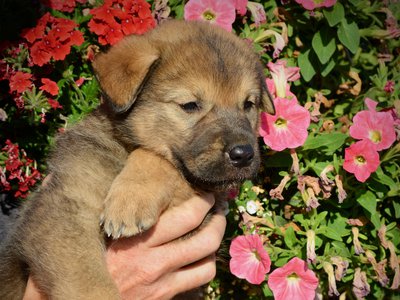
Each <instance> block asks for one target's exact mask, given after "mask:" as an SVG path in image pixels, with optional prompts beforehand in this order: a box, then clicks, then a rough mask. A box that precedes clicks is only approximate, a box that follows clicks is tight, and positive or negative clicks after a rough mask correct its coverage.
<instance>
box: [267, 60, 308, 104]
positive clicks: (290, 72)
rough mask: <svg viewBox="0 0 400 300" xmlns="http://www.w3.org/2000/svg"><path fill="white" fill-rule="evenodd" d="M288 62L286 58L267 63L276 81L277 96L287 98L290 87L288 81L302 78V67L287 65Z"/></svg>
mask: <svg viewBox="0 0 400 300" xmlns="http://www.w3.org/2000/svg"><path fill="white" fill-rule="evenodd" d="M286 63H287V62H286V60H283V59H280V60H278V61H277V62H276V63H273V62H269V63H268V64H267V67H268V69H269V70H270V71H271V76H272V79H273V80H274V83H275V91H276V97H280V98H287V96H286V92H287V90H288V89H289V85H288V84H287V82H288V81H296V80H298V79H299V78H300V68H298V67H286Z"/></svg>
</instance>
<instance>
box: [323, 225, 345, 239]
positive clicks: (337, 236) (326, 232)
mask: <svg viewBox="0 0 400 300" xmlns="http://www.w3.org/2000/svg"><path fill="white" fill-rule="evenodd" d="M321 233H322V234H323V235H324V236H326V237H327V238H330V239H332V240H335V241H338V242H342V237H341V236H340V234H339V233H338V232H337V231H336V230H334V229H333V228H331V227H326V228H325V230H324V231H323V232H321Z"/></svg>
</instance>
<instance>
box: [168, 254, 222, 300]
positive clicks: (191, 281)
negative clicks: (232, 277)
mask: <svg viewBox="0 0 400 300" xmlns="http://www.w3.org/2000/svg"><path fill="white" fill-rule="evenodd" d="M215 274H216V264H215V256H214V255H211V256H208V257H206V258H204V259H202V260H201V261H199V262H197V263H195V264H192V265H190V266H187V267H185V268H182V269H179V270H177V271H175V272H173V273H171V274H169V275H168V276H167V278H165V286H166V287H169V290H168V291H167V292H166V293H167V295H166V298H168V299H170V298H172V297H174V296H175V295H177V294H180V293H183V292H186V291H190V290H193V289H196V288H198V287H200V286H202V285H204V284H206V283H208V282H210V281H211V280H212V279H213V278H214V277H215ZM193 293H196V291H193ZM186 296H187V297H186ZM192 296H193V297H192ZM192 296H190V294H188V295H185V298H187V299H192V298H195V297H194V296H195V295H192ZM196 298H198V297H196Z"/></svg>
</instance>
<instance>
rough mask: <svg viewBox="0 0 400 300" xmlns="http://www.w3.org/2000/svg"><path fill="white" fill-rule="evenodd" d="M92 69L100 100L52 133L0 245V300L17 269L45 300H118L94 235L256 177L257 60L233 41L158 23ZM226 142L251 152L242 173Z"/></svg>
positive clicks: (261, 97)
mask: <svg viewBox="0 0 400 300" xmlns="http://www.w3.org/2000/svg"><path fill="white" fill-rule="evenodd" d="M94 68H95V70H96V75H97V77H98V79H99V81H100V84H101V87H102V91H103V95H104V99H105V103H104V104H102V105H101V106H100V107H99V108H98V109H97V110H96V111H94V112H93V113H92V114H90V115H89V116H88V117H87V118H86V119H84V120H83V121H82V122H80V123H79V124H77V125H76V126H74V127H73V128H71V129H68V130H67V131H66V132H65V133H64V134H61V135H60V136H59V137H58V139H57V144H56V147H55V149H54V151H53V153H52V155H51V158H50V160H49V172H50V174H51V175H50V178H49V180H48V181H47V183H46V185H45V186H43V187H41V188H40V190H39V191H37V192H36V193H35V195H34V196H33V197H32V198H31V199H30V200H29V201H28V202H27V203H26V205H25V208H24V211H23V212H21V217H20V219H19V220H18V222H17V224H15V226H14V230H13V231H12V232H11V233H10V234H9V237H8V239H7V241H5V243H4V244H3V247H2V249H1V250H0V257H1V258H2V264H0V299H6V300H7V299H21V298H22V295H23V292H24V289H25V285H26V280H27V276H28V274H32V276H33V277H34V279H35V281H36V282H37V284H38V286H39V287H40V288H41V289H42V290H43V291H44V292H45V293H46V294H47V295H49V297H50V298H51V299H85V300H90V299H119V296H118V291H117V289H116V287H115V285H114V284H113V282H112V279H111V278H110V276H109V274H108V272H107V269H106V265H105V261H104V254H105V247H106V246H105V245H106V243H105V241H106V239H105V237H104V233H107V234H108V235H111V236H112V237H113V238H118V237H121V236H132V235H135V234H137V233H139V232H141V231H143V230H146V229H148V228H150V227H151V226H152V225H153V224H154V223H155V222H156V221H157V218H158V217H159V215H160V213H161V212H162V211H163V210H165V209H167V208H168V207H170V206H172V205H177V204H179V203H180V202H181V201H184V200H186V199H188V198H189V197H190V196H191V195H193V194H194V193H196V192H197V191H198V190H208V191H213V192H218V193H219V192H223V191H225V190H226V189H228V188H230V187H233V186H236V185H237V184H239V183H240V182H241V181H243V180H244V179H246V178H250V177H252V176H254V175H255V174H256V173H257V170H258V166H259V162H260V160H259V154H258V149H257V135H258V133H257V130H258V114H259V109H264V110H267V111H269V112H273V105H272V102H271V100H270V98H269V94H268V92H267V89H266V86H265V82H264V77H263V74H262V66H261V65H260V63H259V61H258V57H257V56H256V55H255V54H254V53H253V51H252V49H251V48H250V46H249V45H247V44H246V43H245V42H243V41H241V40H240V39H238V38H237V37H236V36H235V35H233V34H231V33H228V32H225V31H224V30H222V29H219V28H217V27H215V26H210V25H208V24H203V23H197V22H190V23H185V22H182V21H169V22H166V23H164V24H163V25H161V26H159V27H158V28H157V29H155V30H153V31H152V32H150V33H149V34H146V35H144V36H131V37H128V38H126V39H125V40H123V41H121V42H120V43H118V44H117V45H116V46H114V47H112V48H111V49H110V50H109V51H108V52H107V53H105V54H100V55H99V56H98V57H97V58H96V60H95V63H94ZM190 102H196V103H197V104H198V108H199V109H195V110H193V111H190V109H189V110H188V109H187V108H185V105H187V104H188V103H190ZM250 102H251V103H253V104H254V105H250V106H249V105H248V104H249V103H250ZM246 107H247V108H246ZM237 145H249V146H251V147H252V148H254V158H253V159H252V160H251V162H249V164H248V165H246V166H241V167H237V166H234V165H233V164H232V158H231V157H230V154H229V153H230V151H231V150H232V149H233V148H234V147H235V146H237ZM100 223H102V224H103V226H100V225H99V224H100Z"/></svg>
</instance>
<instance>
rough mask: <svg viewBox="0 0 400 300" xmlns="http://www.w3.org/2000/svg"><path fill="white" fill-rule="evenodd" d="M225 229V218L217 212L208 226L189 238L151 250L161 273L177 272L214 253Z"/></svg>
mask: <svg viewBox="0 0 400 300" xmlns="http://www.w3.org/2000/svg"><path fill="white" fill-rule="evenodd" d="M225 227H226V219H225V216H224V214H223V212H218V213H216V214H215V215H213V216H212V218H211V219H210V221H209V223H208V224H206V225H205V226H204V227H202V228H201V229H200V230H199V231H198V232H195V233H194V234H193V235H192V236H191V237H189V238H187V239H179V240H176V241H175V242H172V243H167V244H164V245H163V246H160V247H158V248H153V249H154V250H155V253H154V255H155V256H156V257H159V261H162V262H163V264H162V265H160V266H159V267H160V268H161V272H162V273H166V272H171V271H174V270H177V269H179V268H182V267H184V266H186V265H189V264H192V263H194V262H196V261H199V260H201V259H203V258H204V257H207V256H209V255H211V254H213V253H215V252H216V251H217V250H218V248H219V246H220V244H221V241H222V238H223V236H224V232H225ZM177 257H179V259H177Z"/></svg>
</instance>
